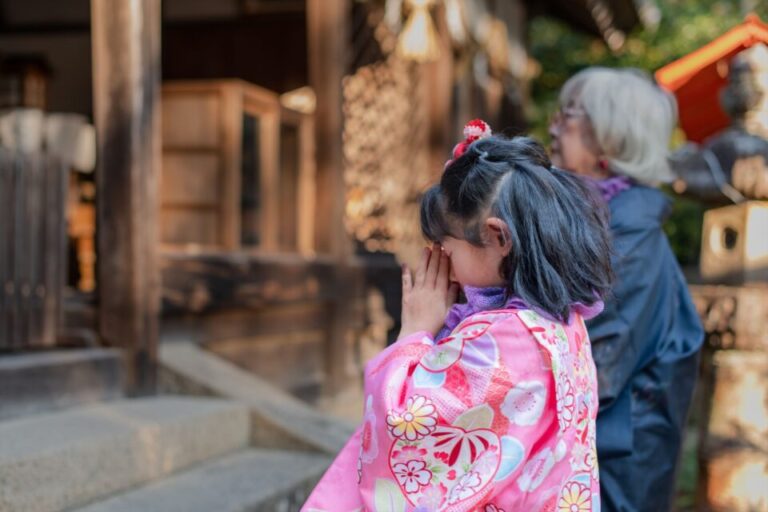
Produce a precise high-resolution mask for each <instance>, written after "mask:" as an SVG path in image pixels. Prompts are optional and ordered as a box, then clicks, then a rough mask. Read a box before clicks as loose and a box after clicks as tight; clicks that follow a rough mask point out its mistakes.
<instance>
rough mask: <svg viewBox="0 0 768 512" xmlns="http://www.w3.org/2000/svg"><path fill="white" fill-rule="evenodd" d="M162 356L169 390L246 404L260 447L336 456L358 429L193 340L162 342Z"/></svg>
mask: <svg viewBox="0 0 768 512" xmlns="http://www.w3.org/2000/svg"><path fill="white" fill-rule="evenodd" d="M159 359H160V365H161V372H160V380H161V385H162V386H163V387H164V388H165V389H167V390H168V391H170V392H173V393H179V394H193V395H213V396H220V397H223V398H230V399H233V400H237V401H238V402H241V403H243V404H246V405H247V406H248V408H249V409H250V411H251V428H252V433H253V439H252V444H253V445H254V446H260V447H267V448H272V449H288V450H300V451H317V452H321V453H327V454H330V455H336V454H337V453H338V451H339V450H340V449H341V448H342V447H343V446H344V444H345V443H346V442H347V439H349V437H350V436H351V435H352V434H353V433H354V430H355V427H354V425H353V424H351V423H349V422H346V421H343V420H339V419H338V418H334V417H331V416H328V415H326V414H322V413H321V412H319V411H316V410H315V409H313V408H312V407H310V406H309V405H308V404H306V403H304V402H302V401H301V400H299V399H298V398H295V397H293V396H291V395H290V394H288V393H286V392H285V391H282V390H280V389H278V388H276V387H275V386H273V385H272V384H270V383H269V382H267V381H266V380H264V379H262V378H259V377H258V376H256V375H254V374H252V373H249V372H248V371H246V370H243V369H241V368H238V367H237V366H235V365H234V364H232V363H230V362H228V361H225V360H223V359H221V358H219V357H217V356H216V355H215V354H212V353H210V352H208V351H206V350H204V349H202V348H200V347H198V346H197V345H195V344H193V343H164V344H161V345H160V354H159Z"/></svg>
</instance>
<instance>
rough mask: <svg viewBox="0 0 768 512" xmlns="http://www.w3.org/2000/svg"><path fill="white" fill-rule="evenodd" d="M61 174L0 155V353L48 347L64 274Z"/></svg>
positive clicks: (34, 161)
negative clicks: (0, 351)
mask: <svg viewBox="0 0 768 512" xmlns="http://www.w3.org/2000/svg"><path fill="white" fill-rule="evenodd" d="M66 192H67V173H66V169H65V168H64V166H63V165H62V164H61V163H60V162H58V161H57V160H55V159H53V158H51V157H50V156H47V155H44V154H20V153H16V152H11V151H8V150H3V149H0V286H1V288H0V350H2V351H9V350H15V351H18V350H22V349H28V348H39V347H47V346H51V345H54V344H55V343H56V334H57V327H58V324H59V318H60V315H61V302H62V290H63V286H64V279H65V271H66V229H65V199H66Z"/></svg>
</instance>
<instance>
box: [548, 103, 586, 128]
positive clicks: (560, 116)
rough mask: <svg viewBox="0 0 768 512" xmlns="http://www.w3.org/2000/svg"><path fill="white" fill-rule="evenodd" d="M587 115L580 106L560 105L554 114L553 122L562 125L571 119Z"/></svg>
mask: <svg viewBox="0 0 768 512" xmlns="http://www.w3.org/2000/svg"><path fill="white" fill-rule="evenodd" d="M580 117H587V113H586V112H585V111H584V109H583V108H580V107H562V106H561V107H560V108H558V109H557V111H556V112H555V113H554V115H553V116H552V124H555V125H561V124H562V123H564V122H567V121H569V120H571V119H578V118H580Z"/></svg>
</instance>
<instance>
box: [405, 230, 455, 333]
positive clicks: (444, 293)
mask: <svg viewBox="0 0 768 512" xmlns="http://www.w3.org/2000/svg"><path fill="white" fill-rule="evenodd" d="M450 273H451V261H450V259H449V258H448V256H447V255H446V254H445V252H444V251H443V250H442V248H441V247H440V246H439V245H438V244H434V245H433V246H432V248H431V249H430V248H425V249H424V254H423V256H422V258H421V262H420V263H419V268H418V269H417V270H416V275H415V276H411V271H410V269H409V268H408V267H407V266H406V265H403V312H402V327H401V329H400V336H398V338H401V337H403V336H407V335H409V334H413V333H415V332H419V331H427V332H429V333H431V334H432V335H435V334H437V332H438V331H439V330H440V328H441V327H442V326H443V322H444V321H445V316H446V315H447V314H448V310H449V309H450V307H451V306H452V305H453V303H454V302H456V297H457V295H458V292H459V286H458V284H457V283H451V282H450V279H449V276H450Z"/></svg>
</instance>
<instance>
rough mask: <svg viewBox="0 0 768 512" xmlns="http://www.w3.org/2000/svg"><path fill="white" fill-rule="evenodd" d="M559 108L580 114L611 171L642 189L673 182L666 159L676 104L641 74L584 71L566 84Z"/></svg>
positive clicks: (561, 93) (675, 119)
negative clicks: (590, 127) (586, 121)
mask: <svg viewBox="0 0 768 512" xmlns="http://www.w3.org/2000/svg"><path fill="white" fill-rule="evenodd" d="M560 104H561V105H563V106H567V107H580V108H582V109H583V110H584V112H585V113H586V115H587V116H588V117H589V123H590V124H591V125H592V130H593V132H594V136H595V142H596V143H597V145H598V146H599V148H600V150H601V151H602V153H603V156H604V157H605V158H607V159H608V163H609V167H610V169H611V171H613V172H615V173H616V174H622V175H625V176H629V177H630V178H633V179H635V180H636V181H638V182H640V183H644V184H646V185H658V184H659V183H665V182H669V181H672V177H673V175H672V171H671V169H670V167H669V163H668V161H667V156H668V152H669V143H670V138H671V136H672V130H673V129H674V127H675V124H676V123H677V102H676V101H675V98H674V96H672V95H671V94H669V93H667V92H666V91H664V90H663V89H661V88H660V87H658V86H656V85H655V84H654V83H653V82H652V81H651V79H650V78H649V77H648V76H647V75H646V74H645V73H643V72H641V71H639V70H636V69H608V68H600V67H592V68H587V69H585V70H583V71H580V72H579V73H577V74H575V75H574V76H573V77H571V78H570V79H569V80H568V81H567V82H566V83H565V85H564V86H563V88H562V90H561V91H560Z"/></svg>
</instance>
